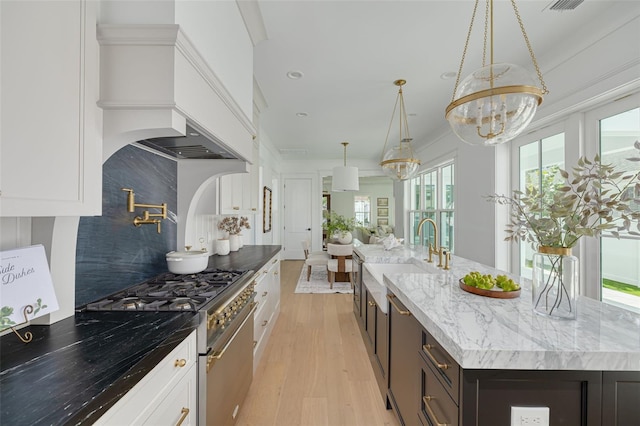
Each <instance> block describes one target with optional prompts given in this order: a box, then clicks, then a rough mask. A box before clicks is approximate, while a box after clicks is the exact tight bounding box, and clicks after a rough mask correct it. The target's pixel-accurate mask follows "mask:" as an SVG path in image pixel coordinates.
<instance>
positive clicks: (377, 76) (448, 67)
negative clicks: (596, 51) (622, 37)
mask: <svg viewBox="0 0 640 426" xmlns="http://www.w3.org/2000/svg"><path fill="white" fill-rule="evenodd" d="M553 3H554V1H549V0H543V1H536V0H518V2H517V6H518V9H519V11H520V14H521V16H522V19H523V22H524V26H525V29H526V32H527V34H528V36H529V39H530V41H531V44H532V47H533V49H534V52H535V53H536V56H537V57H538V61H539V63H540V67H541V69H542V72H543V74H544V72H545V70H547V69H549V68H552V67H553V66H555V65H557V64H558V63H559V62H562V61H563V60H565V59H566V58H570V57H571V56H572V55H573V54H574V53H576V52H578V51H580V50H582V49H584V48H585V47H586V46H587V45H588V44H589V43H593V42H594V41H595V40H597V39H599V38H601V37H603V36H604V35H606V34H607V33H608V32H610V31H612V29H614V28H615V27H616V26H619V25H622V24H623V23H625V22H628V21H629V20H630V19H632V18H634V17H638V16H639V15H640V1H638V0H627V1H615V0H585V1H584V3H582V4H581V5H580V6H578V7H577V8H576V9H575V10H573V11H564V12H558V11H552V10H549V6H550V5H551V4H553ZM258 4H259V6H260V10H261V13H262V17H263V21H264V25H265V28H266V33H267V40H264V41H261V42H260V43H258V44H257V45H256V47H255V54H254V60H255V64H254V74H255V78H256V81H257V83H258V85H259V87H260V89H261V92H262V93H263V95H264V98H265V100H266V103H267V107H266V108H265V109H264V110H263V111H262V112H261V116H260V121H261V126H262V128H263V129H264V130H265V131H266V133H267V134H268V135H269V139H270V140H271V142H272V143H273V144H274V145H275V146H276V148H277V149H279V150H305V151H306V152H293V153H286V151H281V152H282V153H283V154H284V155H283V158H285V159H297V158H299V159H309V160H313V159H319V160H322V159H342V155H343V147H342V145H340V142H342V141H348V142H349V147H348V158H349V159H357V158H360V159H366V160H374V161H379V160H380V156H381V152H382V148H383V145H384V142H385V136H386V134H387V130H388V128H389V124H390V121H391V115H392V114H391V113H392V111H393V106H394V103H395V99H396V96H397V87H396V86H394V85H393V81H394V80H396V79H399V78H403V79H405V80H407V84H406V85H405V86H404V97H405V103H406V107H407V112H408V113H409V114H410V116H409V130H410V133H411V136H412V137H413V139H414V148H418V149H419V148H420V147H423V146H425V145H427V144H428V143H429V142H430V141H433V140H434V139H435V138H437V137H439V136H440V135H442V134H443V133H445V132H448V131H449V127H448V123H447V122H446V120H445V118H444V110H445V107H446V106H447V105H448V104H449V102H451V100H452V94H453V87H454V84H455V78H453V79H443V78H441V75H442V74H443V73H446V72H451V71H454V72H455V71H457V70H458V67H459V64H460V58H461V55H462V50H463V47H464V41H465V38H466V36H467V31H468V27H469V22H470V19H471V13H472V11H473V5H474V1H471V0H445V1H434V0H415V1H394V0H386V1H368V0H352V1H346V0H340V1H326V0H290V1H272V0H259V2H258ZM478 8H479V11H478V16H477V17H476V22H475V24H474V33H473V34H472V38H471V43H470V47H469V51H468V53H467V58H466V60H465V67H464V69H463V71H462V76H463V78H464V77H465V76H466V75H468V74H469V73H471V71H473V70H474V69H476V68H479V67H480V66H481V53H482V39H483V37H482V31H483V26H484V2H480V5H479V6H478ZM494 9H495V12H494V13H495V15H494V22H495V28H494V31H495V37H494V46H495V47H494V51H495V61H494V62H512V63H516V64H519V65H521V66H524V67H526V68H527V69H530V70H531V71H532V72H533V65H532V63H531V61H530V59H529V53H528V51H527V48H526V45H525V42H524V40H523V38H522V36H521V33H520V30H519V27H518V24H517V21H516V18H515V16H514V13H513V9H512V8H511V5H510V2H509V1H508V0H495V3H494ZM630 42H631V43H636V44H640V41H639V40H631V41H630ZM594 61H597V58H594ZM289 71H300V72H302V73H303V74H304V75H303V77H302V78H300V79H297V80H293V79H289V78H288V77H287V72H289ZM577 72H579V70H578V71H577ZM567 78H568V79H569V80H570V78H571V76H567ZM549 90H550V91H551V93H550V95H549V96H547V99H545V102H547V101H548V100H551V101H553V93H554V92H553V91H554V88H553V87H549ZM544 107H545V103H543V105H542V106H541V108H544ZM300 112H302V113H306V114H308V116H307V117H304V118H300V117H297V116H296V114H297V113H300ZM397 124H398V117H397V115H396V117H395V118H394V127H393V130H392V135H395V137H391V138H390V142H389V143H392V142H396V143H397Z"/></svg>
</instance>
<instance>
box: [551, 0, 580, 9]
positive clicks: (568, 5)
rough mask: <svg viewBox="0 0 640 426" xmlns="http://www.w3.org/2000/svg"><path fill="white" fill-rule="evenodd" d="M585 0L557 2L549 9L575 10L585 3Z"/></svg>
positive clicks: (561, 0)
mask: <svg viewBox="0 0 640 426" xmlns="http://www.w3.org/2000/svg"><path fill="white" fill-rule="evenodd" d="M583 1H584V0H558V1H557V2H555V3H553V4H552V5H551V7H549V9H551V10H560V11H562V10H573V9H575V8H576V7H578V6H580V4H581V3H582V2H583Z"/></svg>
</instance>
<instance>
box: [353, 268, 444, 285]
mask: <svg viewBox="0 0 640 426" xmlns="http://www.w3.org/2000/svg"><path fill="white" fill-rule="evenodd" d="M364 267H365V268H367V270H368V271H369V273H370V274H371V275H373V277H374V278H375V280H376V281H377V282H378V283H379V284H380V285H384V280H383V279H382V275H383V274H442V273H444V272H445V271H443V270H442V269H440V268H438V267H436V266H435V265H434V264H431V263H423V264H420V265H416V264H415V263H365V264H364Z"/></svg>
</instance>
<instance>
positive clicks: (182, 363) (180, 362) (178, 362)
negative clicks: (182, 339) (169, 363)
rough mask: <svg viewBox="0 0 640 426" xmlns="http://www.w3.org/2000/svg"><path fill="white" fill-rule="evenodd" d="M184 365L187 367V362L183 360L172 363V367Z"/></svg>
mask: <svg viewBox="0 0 640 426" xmlns="http://www.w3.org/2000/svg"><path fill="white" fill-rule="evenodd" d="M185 365H187V360H186V359H184V358H182V359H176V362H174V363H173V366H174V367H184V366H185Z"/></svg>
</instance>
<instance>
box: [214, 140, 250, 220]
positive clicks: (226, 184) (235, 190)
mask: <svg viewBox="0 0 640 426" xmlns="http://www.w3.org/2000/svg"><path fill="white" fill-rule="evenodd" d="M257 150H258V148H257V146H256V145H255V144H254V147H253V158H255V159H257V158H258V153H257ZM247 169H248V170H247V171H248V173H233V174H228V175H224V176H221V177H220V179H219V183H220V188H219V191H218V194H220V204H219V205H220V214H245V215H248V214H256V213H258V211H259V210H260V208H259V206H258V201H259V198H260V197H259V192H260V188H259V185H260V183H259V182H260V174H259V171H260V170H259V167H258V166H257V164H255V163H254V164H247Z"/></svg>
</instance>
